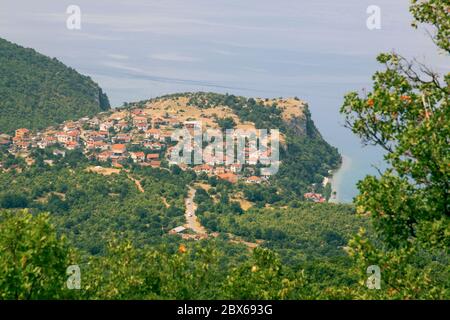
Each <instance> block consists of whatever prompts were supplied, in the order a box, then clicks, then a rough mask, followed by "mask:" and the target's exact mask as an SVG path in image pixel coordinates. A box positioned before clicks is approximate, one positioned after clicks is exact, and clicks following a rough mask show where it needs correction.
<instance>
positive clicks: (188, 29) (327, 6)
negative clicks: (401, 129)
mask: <svg viewBox="0 0 450 320" xmlns="http://www.w3.org/2000/svg"><path fill="white" fill-rule="evenodd" d="M376 2H377V3H376V4H377V5H378V6H379V8H380V9H381V29H379V30H369V29H368V28H367V27H366V20H367V18H368V16H369V15H368V14H367V12H366V10H367V7H368V6H369V5H372V4H373V1H372V0H370V1H366V0H347V1H324V0H317V1H309V0H308V1H288V0H281V1H265V0H246V1H242V0H215V1H214V2H212V1H208V0H190V1H186V0H153V1H145V0H128V1H107V0H96V1H88V0H76V1H73V0H71V1H65V0H58V1H56V0H40V1H34V2H30V1H25V0H15V1H3V2H2V3H0V37H2V38H6V39H8V40H10V41H13V42H16V43H18V44H20V45H23V46H27V47H32V48H35V49H36V50H37V51H39V52H42V53H44V54H46V55H49V56H51V57H56V58H58V59H59V60H61V61H62V62H64V63H65V64H67V65H69V66H71V67H74V68H75V69H77V70H78V71H80V72H81V73H84V74H87V75H90V76H91V77H92V78H93V79H94V80H95V81H97V82H98V83H99V84H100V85H101V87H102V88H104V90H105V91H106V92H107V94H108V96H109V97H110V100H111V102H112V104H113V105H114V106H118V105H120V104H121V103H122V102H124V101H134V100H141V99H147V98H151V97H155V96H158V95H161V94H166V93H174V92H184V91H199V90H201V91H216V92H222V93H224V92H228V93H233V94H237V95H245V96H249V97H250V96H259V97H279V96H298V97H299V98H301V99H304V100H306V101H308V103H309V105H310V108H311V111H312V115H313V120H314V121H315V123H316V125H317V126H318V128H319V130H320V132H321V133H322V134H323V136H324V137H325V139H326V140H327V141H329V142H330V143H331V144H332V145H334V146H336V147H337V148H338V149H339V151H340V152H341V154H343V155H344V156H346V159H348V162H347V163H348V165H347V166H346V167H345V168H343V170H341V171H340V172H339V173H338V174H337V177H336V178H335V181H337V188H338V190H339V192H338V200H339V201H343V202H349V201H351V200H352V198H353V197H354V196H355V195H356V194H357V190H356V187H355V184H356V182H357V181H358V180H359V179H361V178H363V177H364V176H365V175H366V174H372V173H373V174H374V173H375V172H376V171H375V169H374V168H373V165H374V164H375V165H378V166H379V165H381V160H382V154H381V152H380V150H377V149H375V148H373V147H366V148H363V147H362V146H361V144H360V142H359V140H358V139H357V138H356V137H355V136H353V134H352V133H351V132H350V131H349V130H347V129H345V128H343V126H342V122H343V120H342V118H341V116H340V115H339V108H340V106H341V104H342V101H343V96H344V94H345V93H346V92H349V91H352V90H358V91H360V90H362V89H363V88H370V83H371V75H372V74H373V73H374V72H375V71H376V70H377V68H379V66H378V65H377V63H376V61H375V57H376V55H377V54H378V53H380V52H384V51H390V50H392V49H395V50H396V51H398V52H401V53H402V54H403V55H405V56H407V57H413V56H414V57H418V58H419V59H421V60H422V61H425V62H427V63H428V64H430V65H432V66H434V67H435V68H436V69H437V70H447V71H448V65H446V64H445V60H444V58H443V57H440V56H438V55H437V54H436V52H435V49H434V45H433V44H432V42H431V41H430V39H429V38H428V36H427V35H426V34H425V32H424V31H423V30H419V31H415V30H413V29H412V28H411V27H410V22H411V20H412V17H411V16H410V14H409V13H408V4H409V1H408V0H396V1H392V0H378V1H376ZM72 4H76V5H78V6H79V8H80V9H81V30H69V29H68V28H67V27H66V20H67V17H68V14H67V13H66V9H67V7H68V6H69V5H72Z"/></svg>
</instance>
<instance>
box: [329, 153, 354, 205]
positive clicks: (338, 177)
mask: <svg viewBox="0 0 450 320" xmlns="http://www.w3.org/2000/svg"><path fill="white" fill-rule="evenodd" d="M351 163H352V159H351V158H350V157H349V156H347V155H342V163H341V166H340V167H339V168H338V169H336V170H333V172H332V174H331V176H330V177H328V182H329V183H330V184H331V192H332V194H333V192H336V197H335V198H334V197H333V196H332V197H331V198H330V200H329V201H328V202H329V203H342V197H341V196H342V194H341V190H342V183H343V182H344V181H343V176H344V174H345V172H346V171H347V170H349V169H350V168H351Z"/></svg>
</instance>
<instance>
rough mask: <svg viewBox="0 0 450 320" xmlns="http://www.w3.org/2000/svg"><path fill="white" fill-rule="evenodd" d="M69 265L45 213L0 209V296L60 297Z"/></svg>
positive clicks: (63, 246) (62, 241)
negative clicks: (34, 214)
mask: <svg viewBox="0 0 450 320" xmlns="http://www.w3.org/2000/svg"><path fill="white" fill-rule="evenodd" d="M69 265H70V263H69V251H68V249H67V247H66V245H65V241H64V238H60V237H58V236H57V235H56V232H55V229H54V227H53V226H52V225H51V224H50V223H49V217H48V215H47V214H41V215H38V216H36V217H33V216H32V215H31V214H30V213H29V212H27V211H5V210H2V211H0V299H14V300H17V299H58V298H63V297H64V294H65V293H67V291H65V289H64V286H65V284H66V280H67V276H66V268H67V267H68V266H69Z"/></svg>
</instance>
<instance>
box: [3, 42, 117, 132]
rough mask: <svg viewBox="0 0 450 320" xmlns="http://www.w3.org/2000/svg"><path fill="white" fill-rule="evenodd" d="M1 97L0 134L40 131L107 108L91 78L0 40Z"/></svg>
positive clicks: (30, 50)
mask: <svg viewBox="0 0 450 320" xmlns="http://www.w3.org/2000/svg"><path fill="white" fill-rule="evenodd" d="M0 96H1V100H0V133H5V132H6V133H11V132H12V131H13V130H15V129H17V128H22V127H25V128H28V129H42V128H45V127H48V126H51V125H55V124H58V123H61V122H62V121H64V120H68V119H78V118H81V117H84V116H92V115H94V114H96V113H99V112H101V111H104V110H108V109H109V108H110V105H109V100H108V97H107V96H106V94H105V93H103V92H102V89H101V88H100V87H99V86H98V85H97V84H96V83H95V82H93V81H92V79H91V78H90V77H87V76H83V75H81V74H79V73H78V72H76V71H75V70H74V69H72V68H69V67H67V66H65V65H64V64H63V63H61V62H59V61H58V60H56V59H55V58H53V59H51V58H49V57H46V56H44V55H42V54H39V53H37V52H36V51H35V50H33V49H27V48H23V47H21V46H19V45H16V44H13V43H11V42H8V41H7V40H4V39H1V38H0Z"/></svg>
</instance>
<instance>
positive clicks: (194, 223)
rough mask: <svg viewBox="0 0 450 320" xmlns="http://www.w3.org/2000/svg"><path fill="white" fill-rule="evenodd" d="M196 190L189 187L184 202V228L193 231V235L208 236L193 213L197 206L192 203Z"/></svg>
mask: <svg viewBox="0 0 450 320" xmlns="http://www.w3.org/2000/svg"><path fill="white" fill-rule="evenodd" d="M196 191H197V190H195V189H194V188H192V187H190V186H189V190H188V197H187V198H186V199H185V200H184V201H185V204H186V211H185V214H184V215H185V217H186V225H185V226H186V228H189V229H191V230H193V231H194V232H195V233H197V234H199V235H201V236H205V237H207V236H208V233H207V232H206V229H205V227H203V226H202V225H201V224H200V222H199V221H198V218H197V216H196V215H195V211H196V210H197V205H196V204H195V202H194V197H195V193H196Z"/></svg>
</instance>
